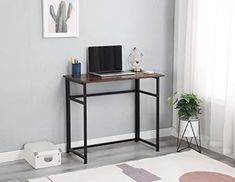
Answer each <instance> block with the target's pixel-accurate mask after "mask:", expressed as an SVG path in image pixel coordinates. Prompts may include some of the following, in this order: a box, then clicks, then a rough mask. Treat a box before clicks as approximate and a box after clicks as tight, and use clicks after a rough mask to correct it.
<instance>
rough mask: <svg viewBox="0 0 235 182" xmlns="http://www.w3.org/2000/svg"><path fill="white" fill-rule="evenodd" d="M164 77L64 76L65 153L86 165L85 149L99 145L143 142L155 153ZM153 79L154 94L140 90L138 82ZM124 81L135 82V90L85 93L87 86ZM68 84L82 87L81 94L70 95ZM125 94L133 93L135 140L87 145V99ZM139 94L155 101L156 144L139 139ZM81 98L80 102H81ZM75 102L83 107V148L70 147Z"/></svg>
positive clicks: (148, 75)
mask: <svg viewBox="0 0 235 182" xmlns="http://www.w3.org/2000/svg"><path fill="white" fill-rule="evenodd" d="M162 76H164V75H161V74H158V73H153V74H146V73H143V72H138V73H136V74H135V75H127V76H115V77H106V78H101V77H98V76H94V75H90V74H82V75H81V76H80V77H73V76H72V75H65V76H64V78H65V90H66V137H67V140H66V144H67V145H66V151H67V153H70V152H72V153H74V154H75V155H77V156H79V157H81V158H82V159H83V160H84V164H87V148H89V147H96V146H101V145H108V144H114V143H120V142H127V141H135V142H139V141H141V142H143V143H146V144H148V145H151V146H153V147H155V149H156V151H159V90H160V89H159V87H160V84H159V78H160V77H162ZM147 78H153V79H155V80H156V93H150V92H146V91H143V90H140V80H141V79H147ZM124 80H134V81H135V89H133V90H122V91H113V92H102V93H92V94H88V93H87V84H92V83H104V82H114V81H124ZM70 82H74V83H77V84H80V85H82V87H83V94H81V95H70ZM125 93H135V138H133V139H128V140H121V141H115V142H109V143H100V144H96V145H87V133H88V128H87V98H88V97H95V96H103V95H113V94H125ZM140 94H146V95H149V96H152V97H155V99H156V143H152V142H149V141H146V140H144V139H142V138H140ZM81 98H82V100H81ZM71 101H73V102H76V103H78V104H82V105H83V123H84V124H83V134H84V136H83V138H84V146H83V147H75V148H72V147H71V116H70V115H71V110H70V102H71ZM79 149H83V150H84V152H83V154H82V153H80V152H78V151H76V150H79Z"/></svg>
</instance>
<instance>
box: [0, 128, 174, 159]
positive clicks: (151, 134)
mask: <svg viewBox="0 0 235 182" xmlns="http://www.w3.org/2000/svg"><path fill="white" fill-rule="evenodd" d="M171 135H172V128H164V129H160V137H165V136H171ZM155 136H156V132H155V130H150V131H143V132H141V137H142V138H144V139H151V138H155ZM131 138H134V133H129V134H124V135H116V136H110V137H104V138H95V139H89V140H88V144H89V145H92V144H97V143H104V142H112V141H116V140H126V139H131ZM82 145H83V142H82V141H76V142H72V147H75V146H76V147H80V146H82ZM57 147H58V148H60V149H61V150H62V152H65V147H66V144H65V143H63V144H58V145H57ZM21 159H24V152H23V150H17V151H10V152H4V153H0V163H4V162H11V161H16V160H21Z"/></svg>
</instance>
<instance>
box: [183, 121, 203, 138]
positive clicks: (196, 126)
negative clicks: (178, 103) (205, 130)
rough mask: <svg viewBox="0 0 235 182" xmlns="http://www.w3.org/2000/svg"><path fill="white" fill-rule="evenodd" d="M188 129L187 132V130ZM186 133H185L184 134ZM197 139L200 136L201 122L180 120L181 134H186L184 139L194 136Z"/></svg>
mask: <svg viewBox="0 0 235 182" xmlns="http://www.w3.org/2000/svg"><path fill="white" fill-rule="evenodd" d="M190 122H191V124H192V127H191V125H190ZM187 124H188V125H187ZM186 127H187V129H186V131H185V128H186ZM192 128H193V130H192ZM184 131H185V133H184ZM193 131H194V134H195V136H196V137H198V136H199V120H190V121H188V120H180V128H179V134H180V136H182V135H183V134H184V137H194V134H193Z"/></svg>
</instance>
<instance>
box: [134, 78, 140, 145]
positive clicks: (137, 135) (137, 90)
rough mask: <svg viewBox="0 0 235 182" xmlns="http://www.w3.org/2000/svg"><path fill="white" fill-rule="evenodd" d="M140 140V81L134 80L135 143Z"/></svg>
mask: <svg viewBox="0 0 235 182" xmlns="http://www.w3.org/2000/svg"><path fill="white" fill-rule="evenodd" d="M139 139H140V80H139V79H137V80H135V142H138V141H139Z"/></svg>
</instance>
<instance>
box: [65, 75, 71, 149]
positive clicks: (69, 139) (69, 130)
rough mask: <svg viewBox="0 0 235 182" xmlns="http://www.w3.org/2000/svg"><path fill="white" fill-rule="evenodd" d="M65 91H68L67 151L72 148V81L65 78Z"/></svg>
mask: <svg viewBox="0 0 235 182" xmlns="http://www.w3.org/2000/svg"><path fill="white" fill-rule="evenodd" d="M65 93H66V135H67V136H66V139H67V141H66V152H67V153H69V152H70V150H71V118H70V82H69V80H68V79H65Z"/></svg>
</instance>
